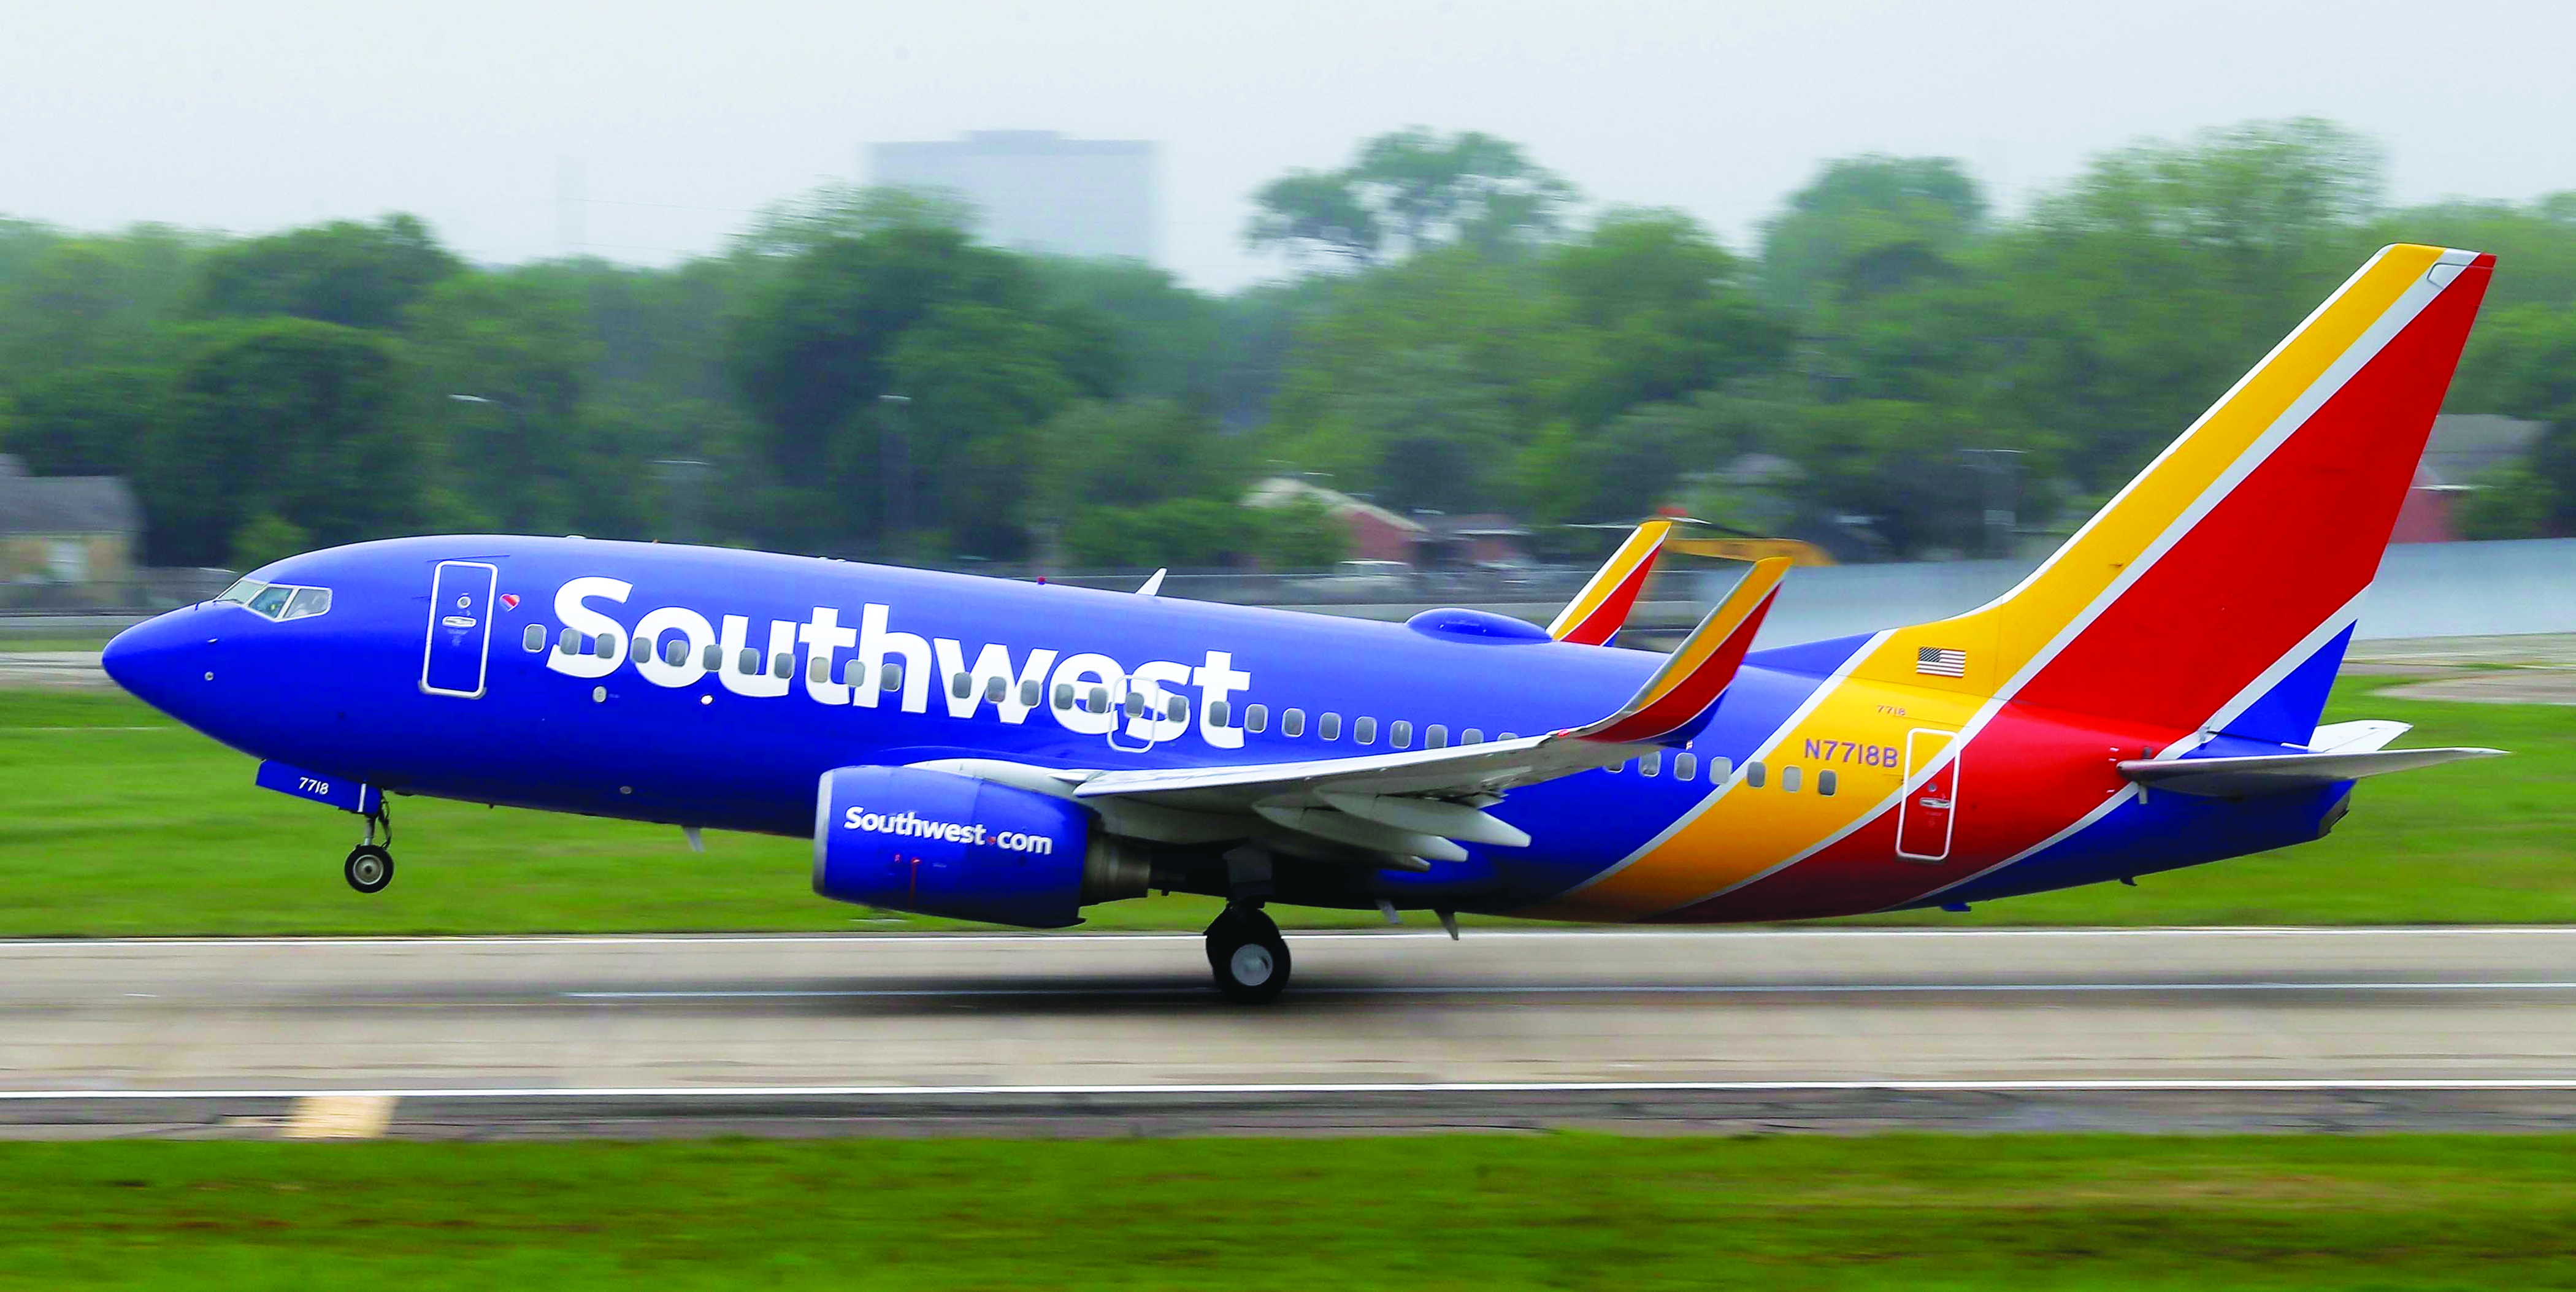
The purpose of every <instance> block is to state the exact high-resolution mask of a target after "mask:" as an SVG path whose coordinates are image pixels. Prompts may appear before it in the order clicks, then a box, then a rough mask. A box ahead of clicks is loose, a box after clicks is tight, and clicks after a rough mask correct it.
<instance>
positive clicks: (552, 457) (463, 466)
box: [403, 272, 632, 533]
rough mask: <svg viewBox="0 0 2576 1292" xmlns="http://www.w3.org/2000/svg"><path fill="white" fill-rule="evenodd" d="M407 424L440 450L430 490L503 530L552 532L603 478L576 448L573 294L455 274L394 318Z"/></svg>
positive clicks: (515, 278) (606, 467)
mask: <svg viewBox="0 0 2576 1292" xmlns="http://www.w3.org/2000/svg"><path fill="white" fill-rule="evenodd" d="M403 321H404V327H405V330H406V331H407V332H408V333H409V334H410V335H411V337H412V347H411V358H412V362H411V364H410V365H409V368H408V375H409V377H410V381H409V383H408V384H409V386H410V398H409V404H410V416H411V417H412V418H413V419H415V420H416V421H417V422H418V423H419V424H420V425H421V428H422V431H423V436H422V438H423V439H424V440H425V441H426V442H430V443H436V444H439V445H441V446H443V451H442V452H441V453H440V454H438V456H437V483H438V485H439V486H440V487H442V488H444V489H445V490H447V491H448V492H449V493H450V494H452V495H453V496H454V497H456V498H457V499H459V500H460V501H462V502H463V503H464V504H466V505H467V506H470V507H471V508H472V509H473V510H474V512H476V513H477V514H478V515H479V516H481V517H484V518H488V519H487V520H486V524H488V525H489V526H490V527H491V528H495V529H500V530H505V531H507V532H511V533H525V532H531V531H534V532H549V531H551V532H555V533H562V532H564V531H566V530H569V529H571V528H572V527H573V525H574V523H575V520H576V517H577V516H578V515H579V514H580V512H581V510H582V508H581V499H582V497H583V496H584V494H585V493H587V492H589V491H591V490H594V489H596V488H598V487H599V484H598V479H599V477H600V476H602V475H603V474H625V473H629V472H631V471H632V467H631V466H626V467H623V468H621V467H620V465H619V464H617V463H615V462H613V461H606V460H601V459H600V458H599V457H597V456H596V455H594V454H593V453H590V452H587V451H586V449H587V448H588V447H589V446H588V445H586V444H585V443H584V437H583V435H582V423H583V384H584V380H585V377H586V375H587V373H588V370H589V366H590V359H591V351H592V346H593V342H592V339H591V331H590V328H589V321H588V319H587V318H585V317H584V313H583V310H582V303H581V300H580V298H578V297H576V296H574V295H572V294H571V293H569V292H567V291H564V290H562V289H560V288H559V287H557V286H555V285H554V284H552V283H549V282H546V281H544V280H542V279H535V280H531V279H527V278H523V277H521V276H519V275H515V274H487V273H471V272H469V273H464V274H459V275H457V276H455V277H453V278H449V279H447V280H446V281H444V282H441V283H439V284H438V285H437V286H435V287H432V288H431V289H430V290H429V292H428V293H427V294H426V295H425V296H423V297H422V298H421V300H420V301H419V302H418V303H416V304H414V305H413V306H412V307H411V309H410V310H409V311H407V312H406V313H405V315H404V320H403Z"/></svg>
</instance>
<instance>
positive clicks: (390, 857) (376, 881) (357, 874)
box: [340, 803, 394, 893]
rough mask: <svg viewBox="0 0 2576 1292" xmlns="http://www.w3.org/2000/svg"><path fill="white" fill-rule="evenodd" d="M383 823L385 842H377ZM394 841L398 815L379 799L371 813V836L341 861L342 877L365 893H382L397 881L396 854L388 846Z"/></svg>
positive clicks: (369, 829) (352, 886)
mask: <svg viewBox="0 0 2576 1292" xmlns="http://www.w3.org/2000/svg"><path fill="white" fill-rule="evenodd" d="M378 826H383V827H384V831H385V843H384V844H378V843H377V842H376V827H378ZM393 841H394V819H393V816H392V815H391V814H390V813H387V812H386V811H385V809H384V806H383V805H382V804H381V803H379V804H378V805H377V807H376V810H375V811H374V812H373V813H370V814H369V815H368V817H367V837H366V838H365V839H364V840H363V841H361V842H360V843H359V844H358V846H357V847H355V848H351V849H350V850H349V859H348V860H347V861H345V862H342V863H341V865H340V874H341V877H342V878H344V879H347V880H348V881H349V887H351V888H354V889H356V890H358V891H359V892H361V893H381V892H383V891H385V885H387V884H390V883H392V882H394V854H393V850H392V849H391V848H390V847H387V846H385V845H386V844H391V843H392V842H393Z"/></svg>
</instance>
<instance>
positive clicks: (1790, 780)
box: [1780, 767, 1798, 794]
mask: <svg viewBox="0 0 2576 1292" xmlns="http://www.w3.org/2000/svg"><path fill="white" fill-rule="evenodd" d="M1780 792H1781V793H1783V794H1795V793H1797V792H1798V769H1797V768H1795V767H1783V768H1781V769H1780Z"/></svg>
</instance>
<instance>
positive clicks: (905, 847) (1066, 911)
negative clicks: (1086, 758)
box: [814, 767, 1152, 929]
mask: <svg viewBox="0 0 2576 1292" xmlns="http://www.w3.org/2000/svg"><path fill="white" fill-rule="evenodd" d="M1151 879H1152V867H1151V865H1150V864H1149V863H1148V861H1147V860H1146V859H1145V858H1144V857H1143V856H1141V855H1139V854H1137V853H1135V852H1134V851H1132V850H1131V849H1129V848H1127V847H1126V846H1124V845H1122V844H1121V842H1120V841H1119V840H1118V839H1116V838H1114V837H1112V836H1110V835H1108V834H1105V833H1103V832H1102V831H1101V830H1100V828H1099V821H1098V819H1097V818H1095V817H1094V816H1093V815H1092V813H1091V812H1090V810H1089V809H1087V808H1085V807H1083V806H1082V805H1081V804H1079V803H1076V802H1074V801H1073V800H1072V799H1069V798H1061V797H1057V796H1055V795H1052V794H1045V793H1041V792H1039V791H1037V790H1030V789H1021V788H1018V787H1016V786H1010V785H1001V784H996V783H994V782H992V781H987V780H979V779H977V778H975V777H971V776H960V775H957V774H955V773H953V772H940V771H930V770H927V769H924V768H918V767H836V768H834V769H832V770H831V771H828V772H825V773H823V779H822V784H821V785H820V787H819V788H818V791H817V793H816V796H815V812H814V891H815V892H817V893H820V894H822V895H823V896H825V897H829V898H832V899H834V900H835V901H843V902H858V903H863V904H865V905H868V906H882V907H886V908H888V909H891V910H898V911H914V912H918V913H920V914H923V915H944V916H948V917H950V918H953V919H961V920H984V921H988V922H990V923H994V924H1017V925H1021V926H1023V927H1027V928H1042V929H1044V928H1061V927H1063V926H1065V925H1068V924H1078V923H1080V922H1081V920H1082V916H1081V909H1082V907H1083V906H1084V905H1086V904H1088V903H1091V902H1106V901H1114V900H1116V899H1118V898H1122V897H1142V896H1144V894H1145V889H1146V885H1147V884H1148V883H1149V882H1150V880H1151Z"/></svg>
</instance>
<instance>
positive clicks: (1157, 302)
mask: <svg viewBox="0 0 2576 1292" xmlns="http://www.w3.org/2000/svg"><path fill="white" fill-rule="evenodd" d="M1031 268H1033V269H1035V270H1036V271H1037V276H1038V282H1039V285H1040V287H1041V289H1042V290H1043V291H1044V293H1045V298H1046V300H1047V301H1048V303H1049V304H1051V305H1053V306H1056V307H1059V308H1063V309H1069V310H1072V311H1074V314H1073V317H1075V318H1080V319H1089V320H1097V321H1098V324H1099V326H1101V327H1103V328H1105V329H1106V335H1107V337H1108V339H1109V344H1110V346H1111V348H1112V350H1113V351H1114V353H1115V354H1116V355H1117V356H1118V358H1117V360H1116V361H1115V362H1116V364H1117V366H1118V368H1119V369H1120V370H1121V371H1122V375H1123V378H1124V379H1123V380H1122V381H1120V382H1119V388H1120V389H1121V390H1122V391H1124V392H1125V393H1128V394H1134V395H1157V396H1170V397H1182V396H1187V397H1190V398H1193V399H1205V398H1208V397H1209V396H1210V395H1212V393H1213V392H1214V391H1215V389H1216V386H1217V382H1218V363H1219V356H1220V352H1219V346H1220V344H1221V341H1222V338H1221V337H1220V335H1219V322H1218V320H1219V317H1220V314H1221V312H1222V311H1221V308H1220V306H1219V305H1218V303H1217V302H1216V301H1213V300H1211V299H1209V298H1208V297H1206V296H1203V295H1201V294H1199V293H1198V292H1195V291H1192V290H1190V289H1189V288H1187V287H1184V286H1182V285H1181V283H1180V281H1179V280H1178V279H1176V278H1174V277H1172V275H1171V274H1170V273H1169V272H1167V271H1165V270H1161V269H1157V268H1155V267H1153V266H1152V265H1149V264H1146V263H1144V262H1143V261H1141V260H1120V259H1095V260H1080V259H1075V258H1072V257H1069V256H1040V257H1037V258H1036V259H1034V260H1033V261H1032V262H1031Z"/></svg>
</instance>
